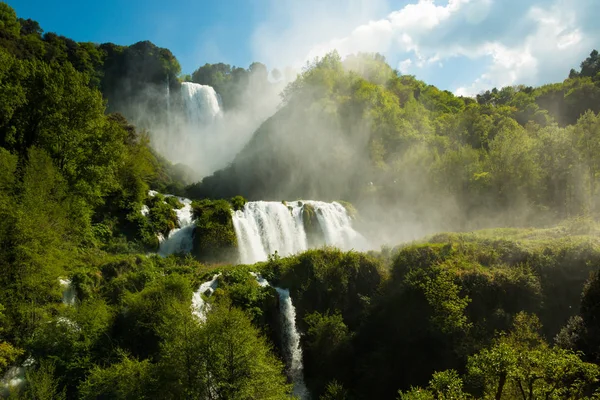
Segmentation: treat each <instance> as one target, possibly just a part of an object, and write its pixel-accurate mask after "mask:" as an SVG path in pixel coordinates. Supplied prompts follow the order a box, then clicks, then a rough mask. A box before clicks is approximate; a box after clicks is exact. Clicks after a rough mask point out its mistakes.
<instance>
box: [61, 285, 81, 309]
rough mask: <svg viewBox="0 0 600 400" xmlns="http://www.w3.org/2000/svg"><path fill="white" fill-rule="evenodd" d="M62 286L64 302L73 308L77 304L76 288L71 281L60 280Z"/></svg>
mask: <svg viewBox="0 0 600 400" xmlns="http://www.w3.org/2000/svg"><path fill="white" fill-rule="evenodd" d="M59 282H60V286H61V287H62V289H63V292H62V302H63V304H66V305H68V306H72V305H74V304H75V299H76V298H77V295H76V293H75V288H74V287H73V284H72V283H71V280H70V279H59Z"/></svg>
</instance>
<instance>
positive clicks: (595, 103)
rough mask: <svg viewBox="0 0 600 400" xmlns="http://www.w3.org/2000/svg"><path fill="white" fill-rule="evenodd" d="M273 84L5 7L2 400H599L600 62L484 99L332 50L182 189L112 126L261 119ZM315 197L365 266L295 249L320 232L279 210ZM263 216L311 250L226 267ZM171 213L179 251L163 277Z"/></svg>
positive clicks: (307, 211)
mask: <svg viewBox="0 0 600 400" xmlns="http://www.w3.org/2000/svg"><path fill="white" fill-rule="evenodd" d="M283 75H285V74H282V73H281V72H280V71H278V70H272V71H269V70H268V68H267V66H266V65H264V64H262V63H259V62H255V63H252V64H251V65H250V66H249V67H248V68H247V69H245V68H241V67H236V66H230V65H228V64H223V63H219V64H205V65H202V66H199V67H198V69H197V70H196V71H195V72H194V73H193V74H191V75H187V76H185V75H182V74H181V68H180V66H179V63H178V61H177V59H176V58H175V57H174V55H173V54H172V53H171V52H170V51H169V50H168V49H164V48H160V47H157V46H156V45H154V44H153V43H151V42H148V41H145V42H139V43H135V44H132V45H130V46H121V45H115V44H112V43H104V44H95V43H80V42H76V41H74V40H71V39H69V38H66V37H64V36H60V35H58V34H55V33H49V32H44V31H43V30H42V28H41V27H40V25H39V24H38V23H37V22H36V21H33V20H30V19H27V20H25V19H22V18H19V17H18V16H17V15H16V13H15V11H14V10H13V9H12V8H11V7H10V6H8V5H7V4H6V3H3V2H0V286H1V287H2V290H0V376H3V378H2V380H1V382H0V383H1V385H0V397H3V398H10V399H39V400H45V399H127V400H129V399H211V400H217V399H240V400H241V399H287V398H299V399H301V400H304V399H322V400H360V399H401V400H409V399H412V400H422V399H427V400H429V399H524V400H529V399H600V225H599V224H598V218H599V217H600V196H599V194H598V192H599V188H598V187H599V186H600V184H599V183H600V182H598V180H599V179H600V54H599V53H598V51H596V50H593V51H592V52H591V53H590V55H589V57H588V58H586V59H585V60H583V61H582V62H581V65H580V67H579V68H578V69H577V70H576V69H573V70H571V71H570V72H569V71H565V80H564V81H563V82H559V83H553V84H548V85H544V86H540V87H526V86H514V87H504V88H494V89H492V90H489V91H486V92H484V93H480V94H479V95H477V96H476V97H475V98H467V97H457V96H455V95H454V94H452V93H451V92H449V91H444V90H440V89H438V88H436V87H435V86H432V85H428V84H426V83H425V82H422V81H419V80H417V79H416V78H415V77H414V76H409V75H401V74H399V73H398V71H395V70H394V69H393V68H392V67H390V66H389V65H388V64H387V63H386V60H385V58H384V57H383V56H381V55H379V54H356V55H353V56H348V57H346V58H344V59H342V58H341V57H340V56H339V54H337V53H336V52H332V53H329V54H328V55H326V56H324V57H322V58H319V59H316V60H314V61H313V62H311V63H309V64H307V65H306V67H305V68H304V69H303V70H302V71H301V72H300V74H299V75H298V76H297V77H296V78H295V79H290V82H289V83H288V84H287V85H286V86H285V88H284V90H283V91H282V92H281V106H280V107H278V108H277V110H275V112H274V114H273V115H272V116H270V117H269V118H267V119H266V120H265V121H264V122H263V123H262V124H261V125H260V127H259V128H258V129H257V130H256V131H255V132H254V133H253V134H252V137H251V139H250V140H249V141H248V142H247V143H244V144H243V146H242V147H243V148H242V150H241V151H240V152H239V153H238V154H237V155H236V156H235V158H234V159H233V160H231V162H230V163H229V164H228V165H227V166H226V167H225V168H223V169H219V170H217V171H214V173H212V174H210V175H208V176H205V177H203V179H201V180H197V181H195V182H193V181H191V178H190V174H189V170H190V169H193V166H186V165H182V164H174V163H172V162H171V161H169V160H168V159H166V158H165V157H164V156H163V155H161V154H160V153H159V152H158V151H157V150H156V149H155V148H154V147H153V145H152V139H151V138H152V133H153V132H152V124H149V125H145V124H144V123H139V124H138V123H137V122H138V121H136V119H137V117H138V115H137V114H136V113H135V109H133V108H131V107H129V106H128V104H131V103H132V102H136V101H137V100H139V99H140V98H143V99H144V100H145V102H144V107H145V112H146V113H148V114H153V115H156V116H157V118H160V117H161V115H163V114H164V113H165V112H166V110H167V106H166V102H165V99H164V98H163V97H160V96H157V95H153V94H152V93H156V92H158V91H159V89H160V90H163V89H164V88H169V90H170V91H172V92H177V91H178V90H180V89H181V85H182V84H183V83H184V82H193V83H196V84H201V85H210V86H212V87H213V88H214V89H215V90H216V92H217V93H218V94H219V95H220V97H221V100H222V106H223V109H224V110H237V109H245V108H248V107H249V108H250V109H252V107H254V106H255V105H254V104H252V98H251V97H248V96H247V95H245V94H244V93H245V92H246V91H247V90H248V88H250V89H251V90H252V91H253V92H254V93H256V96H257V97H258V96H260V94H261V93H271V92H272V91H273V90H275V88H276V87H277V86H276V85H275V84H274V83H273V82H274V81H280V80H282V79H284V78H283ZM287 75H289V74H287ZM285 79H287V78H285ZM157 88H158V89H157ZM149 93H151V94H152V95H149ZM161 93H162V92H161ZM171 106H172V107H177V106H178V105H177V104H173V105H171ZM323 171H326V172H327V173H323ZM170 195H175V196H182V197H181V198H178V197H175V196H170ZM183 197H185V198H187V199H189V200H190V202H189V204H187V203H186V204H184V203H183V202H182V200H183ZM308 198H314V199H318V200H323V201H337V202H338V203H336V204H340V205H341V207H343V210H344V211H343V212H344V213H346V214H347V216H348V219H349V220H351V221H352V223H353V225H354V227H356V229H357V230H359V231H360V232H362V233H363V234H364V236H365V237H366V238H369V239H371V240H372V242H373V243H374V245H373V246H371V249H370V250H368V251H367V250H365V251H357V250H347V251H346V250H342V249H339V248H336V247H334V246H312V245H310V244H311V243H320V242H319V240H321V237H322V236H324V235H326V234H327V232H325V231H323V230H322V229H321V228H319V223H320V221H321V220H320V219H319V218H320V217H322V214H319V211H318V210H317V209H315V206H314V205H313V203H308V202H306V203H302V204H301V202H298V203H297V204H296V205H295V206H294V205H291V204H290V203H286V201H294V200H299V199H308ZM256 200H270V201H273V202H278V203H280V204H282V205H283V206H285V207H287V208H286V210H287V209H289V210H291V211H292V210H296V209H298V210H300V214H298V215H297V218H298V219H299V220H300V221H302V223H303V226H304V227H306V236H307V237H306V238H305V239H306V241H307V243H308V244H309V246H308V247H312V248H309V249H307V250H305V251H301V252H298V253H295V254H290V255H280V254H278V253H277V252H275V253H273V254H268V257H267V258H266V259H265V260H263V261H260V262H257V263H254V264H242V258H241V257H240V255H239V254H240V248H241V245H242V244H241V243H240V239H239V237H240V236H239V235H237V229H239V227H238V226H237V225H236V223H239V221H238V222H236V221H237V220H235V219H234V217H233V216H234V215H236V213H239V212H241V211H242V210H244V209H245V208H246V207H247V206H248V204H249V202H251V201H256ZM186 207H189V209H190V210H191V211H190V212H191V218H193V222H192V225H191V228H192V229H193V236H192V238H193V243H190V251H188V252H174V254H170V255H168V256H165V255H163V254H161V246H162V244H163V242H164V240H165V238H168V237H169V235H170V233H171V232H173V231H175V230H178V229H180V228H181V229H183V228H185V227H184V226H182V225H181V217H180V215H181V212H182V210H183V209H186ZM294 207H296V208H294ZM291 211H290V212H291ZM199 288H205V289H206V290H205V291H200V290H199ZM292 302H293V305H294V308H293V309H290V306H291V304H292ZM286 307H287V308H286ZM282 310H285V311H282ZM292 311H293V312H292ZM285 313H287V314H286V315H287V317H289V318H291V320H290V319H288V320H287V321H288V325H287V326H286V325H285V324H282V323H281V321H282V318H284V317H285V315H283V314H285ZM290 321H291V322H290ZM290 323H291V324H292V325H295V326H294V332H296V331H297V333H298V335H297V337H292V339H294V340H297V342H298V347H297V350H298V352H297V353H294V354H290V352H289V348H288V347H287V345H286V343H287V342H286V341H289V340H291V339H290V337H288V336H286V335H285V332H283V331H284V330H290V326H289V324H290ZM298 362H299V363H300V364H298ZM299 365H300V367H299ZM300 389H301V390H300Z"/></svg>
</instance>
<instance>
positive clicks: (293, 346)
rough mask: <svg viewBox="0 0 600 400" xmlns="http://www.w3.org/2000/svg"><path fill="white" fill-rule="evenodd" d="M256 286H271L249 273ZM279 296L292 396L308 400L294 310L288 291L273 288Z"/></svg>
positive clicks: (259, 276)
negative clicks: (292, 388) (292, 386)
mask: <svg viewBox="0 0 600 400" xmlns="http://www.w3.org/2000/svg"><path fill="white" fill-rule="evenodd" d="M251 274H252V275H253V276H254V277H255V278H256V281H257V282H258V284H259V285H260V286H262V287H267V286H271V284H270V283H269V282H268V281H267V280H266V279H265V278H263V277H262V276H261V275H258V274H256V273H253V272H251ZM275 290H276V291H277V295H278V296H279V312H280V321H281V325H282V329H281V332H282V335H283V337H282V339H283V340H282V344H283V347H284V352H285V354H284V356H285V362H286V365H287V371H288V375H289V377H290V378H291V379H292V383H293V384H294V391H293V394H294V395H295V396H297V397H299V398H300V399H301V400H304V399H309V398H310V394H309V392H308V388H307V387H306V384H305V383H304V372H303V371H304V366H303V364H302V347H301V346H300V333H299V332H298V329H296V308H295V307H294V304H293V303H292V298H291V297H290V291H289V290H287V289H281V288H278V287H275Z"/></svg>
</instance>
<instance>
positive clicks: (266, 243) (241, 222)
mask: <svg viewBox="0 0 600 400" xmlns="http://www.w3.org/2000/svg"><path fill="white" fill-rule="evenodd" d="M309 208H310V211H311V212H314V214H315V216H316V219H317V221H318V225H319V229H320V230H321V232H322V239H321V240H319V242H318V243H317V245H328V246H335V247H339V248H340V249H342V250H350V249H356V250H363V249H365V248H366V241H365V238H364V237H363V236H362V235H361V234H360V233H358V232H357V231H356V230H354V228H353V227H352V219H351V218H350V216H349V215H348V212H347V211H346V208H345V207H344V206H342V205H341V204H339V203H336V202H333V203H326V202H323V201H312V200H311V201H292V202H288V203H280V202H274V201H251V202H248V203H246V204H245V205H244V208H243V209H242V210H238V211H234V212H233V226H234V229H235V234H236V237H237V242H238V248H239V252H240V262H241V263H243V264H253V263H255V262H259V261H265V260H267V258H268V256H269V255H271V254H273V253H275V252H277V253H278V254H279V255H280V256H288V255H291V254H295V253H299V252H302V251H304V250H307V249H308V247H309V241H308V238H307V229H306V227H305V226H304V213H305V212H307V211H308V210H309Z"/></svg>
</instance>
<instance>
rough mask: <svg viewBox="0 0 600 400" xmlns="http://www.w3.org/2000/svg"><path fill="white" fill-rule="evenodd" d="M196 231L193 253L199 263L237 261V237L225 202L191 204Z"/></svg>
mask: <svg viewBox="0 0 600 400" xmlns="http://www.w3.org/2000/svg"><path fill="white" fill-rule="evenodd" d="M192 207H193V209H194V217H195V218H196V230H195V231H194V248H193V253H194V255H195V256H196V258H198V259H199V260H200V261H207V262H230V263H233V262H235V261H237V259H238V252H237V237H236V235H235V229H234V227H233V220H232V218H231V210H232V209H231V205H230V204H229V202H227V201H226V200H201V201H195V202H193V203H192Z"/></svg>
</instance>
